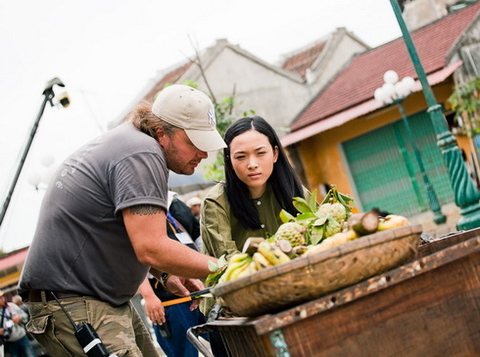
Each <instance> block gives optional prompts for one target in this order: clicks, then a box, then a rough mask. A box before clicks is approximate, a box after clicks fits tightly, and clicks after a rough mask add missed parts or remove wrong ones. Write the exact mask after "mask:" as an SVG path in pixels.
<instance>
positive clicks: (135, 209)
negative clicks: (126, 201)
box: [130, 205, 163, 216]
mask: <svg viewBox="0 0 480 357" xmlns="http://www.w3.org/2000/svg"><path fill="white" fill-rule="evenodd" d="M162 211H163V209H162V207H159V206H152V205H137V206H132V207H130V213H131V214H138V215H140V216H149V215H152V214H157V213H160V212H162Z"/></svg>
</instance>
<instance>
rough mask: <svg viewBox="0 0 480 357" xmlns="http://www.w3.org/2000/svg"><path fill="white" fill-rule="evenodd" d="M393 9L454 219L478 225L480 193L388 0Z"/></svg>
mask: <svg viewBox="0 0 480 357" xmlns="http://www.w3.org/2000/svg"><path fill="white" fill-rule="evenodd" d="M390 4H391V5H392V8H393V12H394V13H395V17H396V18H397V21H398V24H399V26H400V29H401V31H402V35H403V39H404V41H405V45H406V46H407V50H408V53H409V54H410V57H411V60H412V62H413V65H414V67H415V71H416V72H417V76H418V79H419V81H420V83H421V84H422V90H423V94H424V96H425V99H426V101H427V105H428V110H427V111H428V113H429V115H430V119H431V121H432V124H433V127H434V129H435V132H436V134H437V145H438V146H439V148H440V150H441V152H442V155H443V157H444V159H445V162H446V165H447V169H448V174H449V176H450V181H451V185H452V189H453V194H454V199H455V204H456V205H457V206H459V207H460V208H461V209H460V215H462V217H461V218H460V219H459V220H458V222H457V228H458V229H461V230H467V229H472V228H476V227H479V226H480V202H479V200H480V192H479V191H478V190H477V188H476V187H475V185H474V183H473V181H472V179H471V178H470V176H469V174H468V171H467V168H466V167H465V163H464V161H463V159H462V156H461V153H460V150H459V148H458V146H457V141H456V139H455V137H454V136H453V135H452V133H451V132H450V130H449V128H448V123H447V121H446V119H445V117H444V115H443V113H442V108H441V106H440V104H438V103H437V101H436V99H435V96H434V94H433V91H432V88H431V87H430V84H429V83H428V80H427V76H426V74H425V71H424V69H423V66H422V63H421V62H420V58H419V57H418V53H417V50H416V48H415V45H414V43H413V41H412V38H411V36H410V32H409V31H408V29H407V26H406V24H405V21H404V20H403V17H402V11H401V9H400V6H399V4H398V0H390Z"/></svg>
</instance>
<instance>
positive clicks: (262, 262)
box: [252, 252, 272, 270]
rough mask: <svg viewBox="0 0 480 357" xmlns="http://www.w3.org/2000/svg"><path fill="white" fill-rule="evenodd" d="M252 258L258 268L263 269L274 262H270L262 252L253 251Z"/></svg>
mask: <svg viewBox="0 0 480 357" xmlns="http://www.w3.org/2000/svg"><path fill="white" fill-rule="evenodd" d="M252 260H253V263H254V264H255V267H256V268H257V270H262V269H265V268H268V267H271V266H272V263H270V262H269V260H268V259H267V258H265V256H264V255H263V254H262V253H260V252H255V253H253V256H252Z"/></svg>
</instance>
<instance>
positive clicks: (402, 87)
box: [374, 70, 447, 224]
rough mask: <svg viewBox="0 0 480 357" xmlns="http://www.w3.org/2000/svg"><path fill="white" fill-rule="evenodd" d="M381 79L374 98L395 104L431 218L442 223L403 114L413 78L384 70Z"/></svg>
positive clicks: (418, 153) (406, 119)
mask: <svg viewBox="0 0 480 357" xmlns="http://www.w3.org/2000/svg"><path fill="white" fill-rule="evenodd" d="M383 80H384V84H383V85H382V86H381V87H380V88H377V89H376V90H375V92H374V98H375V99H376V100H377V101H379V102H381V103H382V104H396V105H397V107H398V109H399V111H400V114H401V117H402V121H403V124H404V126H405V129H406V131H407V135H408V136H409V137H410V138H412V140H411V144H412V148H413V152H414V154H415V158H416V160H417V163H418V167H419V168H420V172H421V173H422V177H423V182H424V183H425V188H426V189H427V196H428V203H429V206H430V208H431V210H432V211H433V214H434V219H433V220H434V221H435V223H437V224H438V223H443V222H445V221H446V220H447V217H446V216H445V215H444V214H443V213H442V210H441V207H440V204H439V202H438V198H437V195H436V193H435V190H434V188H433V186H432V184H431V183H430V179H429V178H428V175H427V173H426V171H425V166H424V165H423V160H422V156H421V154H420V151H419V150H418V147H417V144H416V142H415V140H413V135H412V130H411V128H410V124H409V123H408V118H407V116H406V114H405V109H404V108H403V104H402V102H403V100H404V99H405V98H406V97H407V96H408V95H409V94H411V93H412V92H413V90H414V89H415V80H414V79H413V78H412V77H404V78H403V79H402V80H400V81H399V78H398V74H397V72H395V71H392V70H389V71H386V72H385V74H384V75H383Z"/></svg>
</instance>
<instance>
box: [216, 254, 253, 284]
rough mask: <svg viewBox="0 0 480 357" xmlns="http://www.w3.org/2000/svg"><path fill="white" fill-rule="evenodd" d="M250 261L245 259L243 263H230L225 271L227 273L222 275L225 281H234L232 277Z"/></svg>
mask: <svg viewBox="0 0 480 357" xmlns="http://www.w3.org/2000/svg"><path fill="white" fill-rule="evenodd" d="M249 262H250V261H249V260H248V258H245V259H243V260H241V261H235V262H233V263H228V266H227V269H225V273H223V275H222V278H223V279H222V280H223V281H230V280H232V275H233V274H234V273H235V271H236V270H238V269H241V268H242V267H244V266H246V265H247V264H248V263H249Z"/></svg>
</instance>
